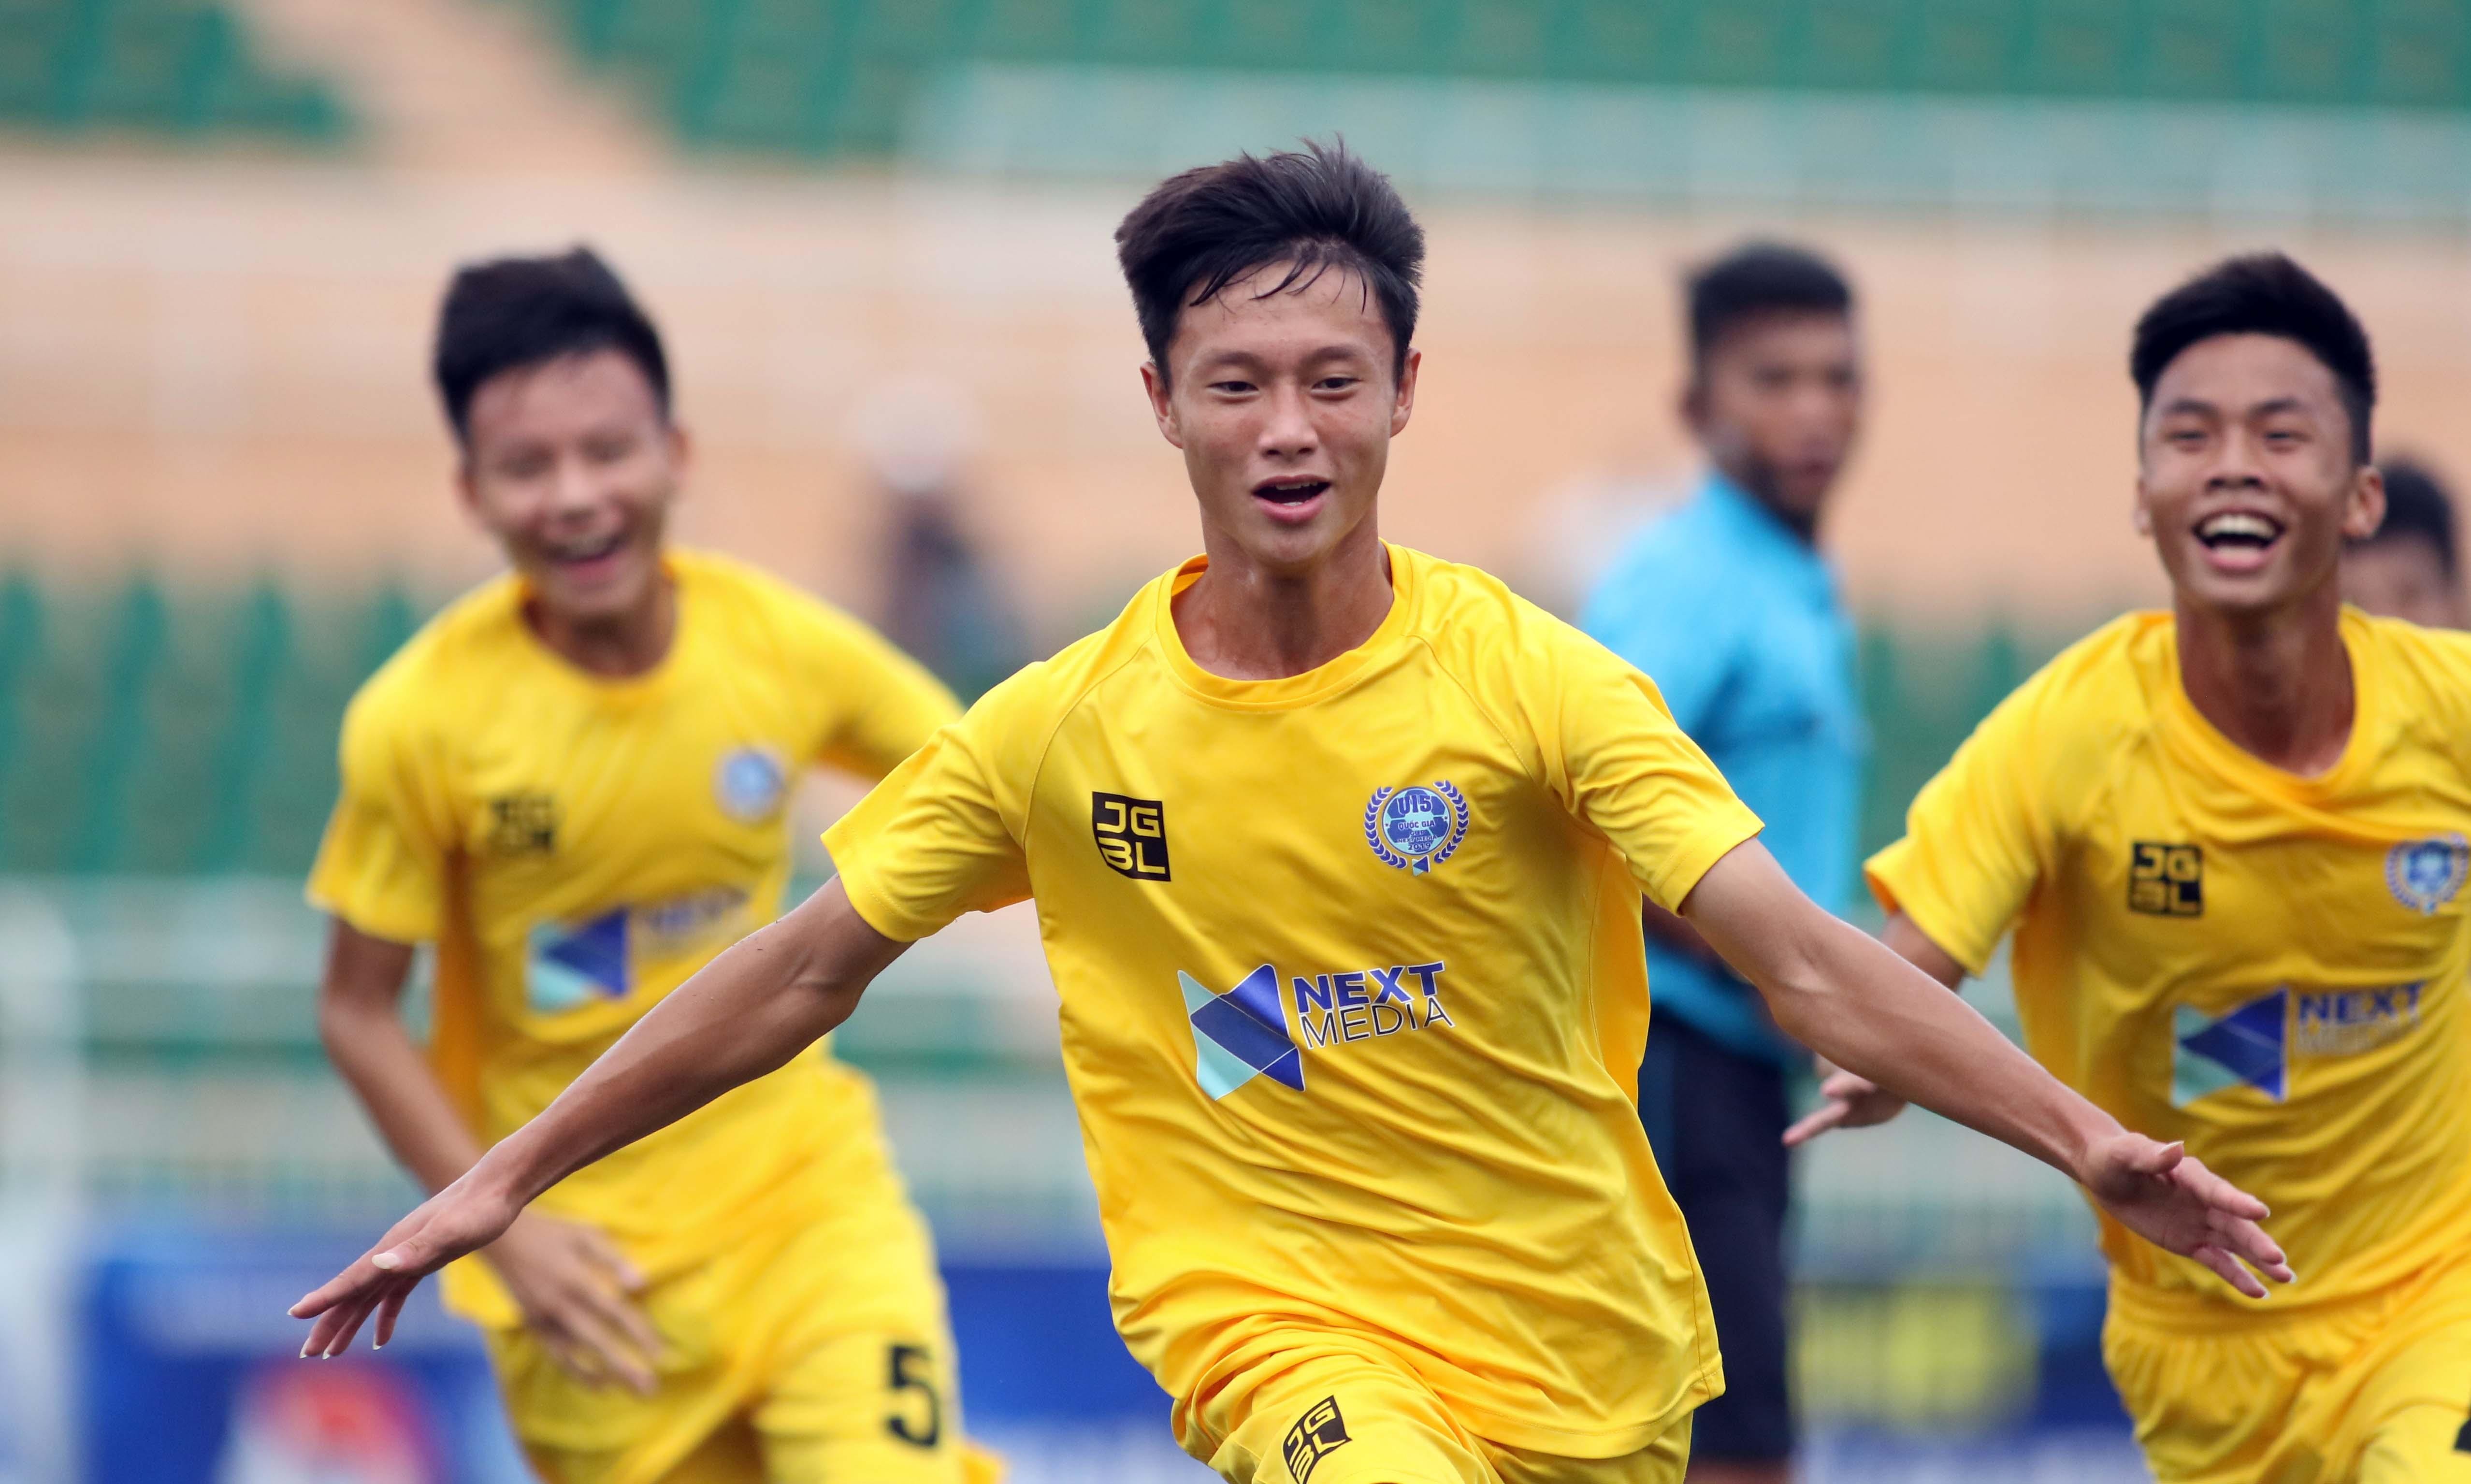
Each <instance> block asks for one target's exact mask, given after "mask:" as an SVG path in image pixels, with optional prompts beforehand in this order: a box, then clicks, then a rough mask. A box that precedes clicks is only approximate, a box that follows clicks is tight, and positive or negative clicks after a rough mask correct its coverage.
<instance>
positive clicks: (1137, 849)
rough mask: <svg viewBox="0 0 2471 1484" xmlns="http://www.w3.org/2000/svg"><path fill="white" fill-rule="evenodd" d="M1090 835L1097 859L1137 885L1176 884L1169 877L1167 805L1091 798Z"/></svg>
mask: <svg viewBox="0 0 2471 1484" xmlns="http://www.w3.org/2000/svg"><path fill="white" fill-rule="evenodd" d="M1090 833H1091V834H1092V835H1094V836H1097V840H1098V858H1099V859H1100V860H1104V861H1106V862H1107V864H1108V865H1109V866H1111V867H1113V868H1114V869H1115V871H1116V873H1117V874H1118V875H1119V876H1129V877H1131V878H1132V879H1133V880H1135V881H1137V882H1164V881H1173V880H1174V879H1175V878H1173V877H1172V876H1169V875H1168V874H1167V859H1166V806H1165V804H1163V803H1161V802H1159V801H1158V800H1157V799H1137V798H1133V797H1131V796H1129V795H1127V794H1121V793H1092V794H1091V795H1090Z"/></svg>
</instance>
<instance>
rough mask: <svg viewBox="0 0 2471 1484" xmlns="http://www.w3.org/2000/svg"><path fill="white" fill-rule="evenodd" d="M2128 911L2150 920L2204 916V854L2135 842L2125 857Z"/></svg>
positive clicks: (2164, 844) (2197, 850)
mask: <svg viewBox="0 0 2471 1484" xmlns="http://www.w3.org/2000/svg"><path fill="white" fill-rule="evenodd" d="M2128 909H2129V910H2130V911H2131V912H2144V913H2146V914H2148V915H2149V916H2153V917H2202V916H2204V915H2205V852H2204V850H2203V848H2202V847H2200V846H2196V845H2175V844H2172V843H2170V842H2169V841H2167V840H2138V841H2136V842H2135V844H2134V845H2133V847H2132V848H2131V851H2130V856H2129V858H2128Z"/></svg>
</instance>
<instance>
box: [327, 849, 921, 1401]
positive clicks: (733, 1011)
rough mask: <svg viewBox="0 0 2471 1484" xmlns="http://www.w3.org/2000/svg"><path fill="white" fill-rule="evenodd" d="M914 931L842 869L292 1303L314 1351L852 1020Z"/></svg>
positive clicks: (389, 1315) (336, 1350)
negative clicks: (590, 1173) (903, 928)
mask: <svg viewBox="0 0 2471 1484" xmlns="http://www.w3.org/2000/svg"><path fill="white" fill-rule="evenodd" d="M907 947H908V945H907V944H906V943H901V942H897V941H895V940H893V939H891V938H887V937H885V936H884V935H883V934H882V933H880V932H878V931H876V930H874V929H873V928H871V927H869V926H868V925H867V923H866V920H865V919H864V918H862V917H860V916H859V914H858V911H857V909H856V908H854V907H851V906H850V902H849V896H848V894H847V893H846V892H844V891H843V890H842V889H841V885H840V883H838V882H837V881H835V882H828V883H825V884H824V887H823V889H821V890H819V891H817V892H816V893H815V894H814V895H813V896H812V897H810V898H808V899H807V900H806V901H805V902H804V903H802V904H800V905H799V906H798V907H796V908H795V909H793V910H792V911H790V912H789V913H788V915H787V916H785V917H783V918H782V919H781V920H780V921H779V922H776V923H774V924H772V925H771V926H770V927H767V928H764V929H762V930H758V931H756V932H753V933H750V934H748V935H747V936H746V937H744V938H742V939H741V940H740V941H739V942H738V943H736V944H735V945H733V946H732V947H730V948H729V949H727V950H726V951H724V952H723V953H722V954H720V955H719V956H718V957H717V958H715V959H714V960H713V961H712V962H711V963H709V964H706V965H705V966H704V968H703V970H702V972H700V973H698V974H696V975H695V976H694V978H690V979H689V980H687V981H686V982H685V983H684V984H681V985H679V986H678V987H677V988H676V989H675V990H673V991H671V994H670V995H669V997H668V998H666V999H664V1000H663V1001H661V1002H660V1003H659V1004H658V1005H655V1006H654V1007H653V1008H652V1010H651V1011H650V1013H648V1014H647V1015H646V1016H645V1017H644V1018H643V1019H642V1020H640V1021H638V1022H636V1023H635V1025H634V1027H633V1028H632V1029H630V1030H628V1031H627V1032H626V1034H625V1035H624V1036H622V1037H620V1038H619V1040H618V1044H617V1045H615V1046H613V1047H611V1048H609V1049H608V1050H606V1051H604V1052H602V1053H601V1055H600V1060H598V1061H596V1062H594V1063H593V1064H592V1065H591V1067H589V1068H587V1069H586V1070H585V1072H584V1073H583V1075H581V1076H579V1077H577V1078H576V1079H575V1082H574V1083H573V1085H571V1086H569V1087H568V1088H567V1090H566V1091H565V1092H563V1093H560V1094H559V1095H558V1096H557V1099H556V1101H554V1102H553V1103H551V1104H550V1105H549V1107H548V1108H546V1109H544V1110H543V1111H542V1113H541V1115H540V1117H538V1118H536V1119H532V1120H531V1121H530V1122H529V1123H527V1124H525V1125H524V1126H523V1127H522V1128H519V1129H517V1130H515V1132H513V1133H512V1134H509V1135H507V1136H506V1138H505V1139H504V1140H501V1141H500V1142H498V1144H497V1145H496V1146H495V1147H493V1148H491V1149H490V1150H489V1151H488V1152H487V1153H486V1154H483V1155H482V1156H481V1158H480V1160H479V1161H478V1162H477V1163H475V1164H474V1165H473V1166H472V1167H471V1168H470V1169H468V1170H466V1171H464V1172H463V1174H462V1175H461V1176H460V1177H459V1178H458V1179H457V1180H456V1181H455V1182H454V1183H453V1184H451V1185H449V1186H447V1187H446V1188H445V1189H444V1190H440V1191H438V1192H437V1193H436V1194H435V1195H434V1196H431V1197H430V1198H429V1199H428V1200H427V1201H424V1202H422V1203H421V1205H420V1206H419V1207H418V1208H417V1209H416V1210H414V1211H413V1212H412V1214H411V1215H408V1216H406V1217H404V1218H403V1219H402V1220H401V1221H398V1222H396V1223H395V1225H394V1227H393V1229H392V1230H390V1231H388V1233H387V1234H386V1236H385V1237H382V1238H380V1240H379V1241H378V1244H377V1245H376V1246H374V1247H372V1248H370V1249H369V1250H368V1251H367V1252H365V1253H364V1254H363V1255H362V1256H361V1257H360V1259H359V1260H357V1261H355V1262H353V1263H352V1265H351V1266H349V1267H347V1268H345V1269H343V1271H342V1272H341V1273H339V1274H337V1275H336V1276H335V1278H334V1279H333V1280H332V1281H331V1282H329V1283H328V1284H325V1285H324V1286H323V1287H321V1288H318V1290H317V1291H316V1292H314V1293H311V1294H309V1295H308V1296H307V1297H305V1298H303V1299H302V1300H301V1301H300V1302H299V1303H297V1304H294V1306H292V1313H293V1315H294V1317H295V1318H300V1319H310V1318H314V1319H316V1320H317V1324H316V1325H315V1326H314V1327H312V1329H311V1330H310V1331H309V1343H308V1344H306V1345H304V1346H302V1347H301V1351H300V1353H301V1354H304V1355H337V1354H342V1352H343V1351H345V1350H346V1349H348V1348H349V1347H350V1346H351V1343H352V1336H353V1335H354V1334H356V1333H358V1332H359V1331H360V1328H361V1326H362V1324H363V1323H364V1322H365V1321H366V1320H367V1319H368V1317H369V1315H370V1314H371V1313H375V1314H376V1315H377V1316H378V1329H377V1343H379V1344H381V1345H383V1344H385V1343H386V1342H387V1340H388V1338H389V1337H390V1336H391V1335H392V1334H393V1332H394V1323H395V1318H396V1316H397V1315H398V1314H400V1313H401V1312H402V1309H403V1303H404V1300H405V1299H407V1298H409V1297H410V1296H411V1294H412V1289H413V1287H415V1286H416V1285H417V1284H419V1282H420V1280H421V1279H423V1278H425V1277H427V1276H429V1275H430V1274H431V1273H434V1272H435V1271H437V1269H439V1268H441V1267H443V1266H445V1265H446V1264H447V1263H448V1262H450V1261H453V1260H455V1259H457V1258H459V1257H461V1256H463V1255H464V1254H466V1253H469V1252H474V1251H477V1250H479V1249H480V1248H482V1247H484V1246H486V1245H488V1244H489V1243H490V1242H492V1241H494V1240H496V1239H497V1238H498V1237H499V1236H500V1235H501V1234H502V1233H504V1232H505V1231H506V1228H507V1227H508V1226H509V1225H510V1224H512V1223H513V1221H514V1219H515V1216H516V1213H519V1212H521V1211H522V1210H523V1209H524V1207H525V1206H526V1205H527V1204H528V1203H529V1202H530V1201H531V1199H532V1198H533V1197H535V1196H537V1195H539V1194H540V1193H541V1192H542V1191H543V1190H548V1189H549V1188H550V1187H551V1186H553V1185H555V1184H556V1183H557V1182H558V1181H560V1180H563V1179H565V1178H566V1177H567V1176H568V1175H570V1174H572V1173H574V1172H575V1171H576V1170H578V1169H581V1168H582V1167H583V1166H586V1165H589V1164H591V1163H592V1162H593V1161H594V1160H597V1159H599V1158H600V1157H601V1156H602V1155H604V1154H608V1153H610V1152H611V1151H612V1150H615V1149H620V1148H624V1146H625V1145H627V1144H629V1143H632V1142H635V1141H636V1140H638V1139H641V1138H643V1137H644V1136H645V1135H647V1134H648V1133H651V1132H652V1131H654V1130H655V1129H659V1128H662V1127H665V1126H667V1125H669V1124H671V1123H674V1122H676V1121H677V1120H678V1119H682V1118H684V1117H686V1116H687V1115H688V1114H690V1113H692V1112H694V1110H695V1109H697V1108H700V1107H702V1106H703V1105H704V1104H705V1103H708V1102H710V1101H712V1100H713V1099H714V1098H716V1097H718V1096H719V1095H721V1094H723V1093H725V1092H728V1091H729V1090H730V1089H731V1088H733V1087H736V1086H738V1085H739V1084H741V1083H742V1082H749V1081H752V1080H754V1079H755V1078H757V1077H760V1076H762V1075H764V1074H765V1072H771V1071H773V1070H775V1069H776V1068H779V1067H781V1066H783V1065H785V1064H786V1063H787V1062H788V1060H789V1059H790V1058H791V1057H793V1056H795V1055H797V1054H798V1053H799V1052H801V1051H803V1050H805V1049H806V1048H808V1047H810V1046H812V1045H813V1044H814V1043H815V1041H816V1040H817V1039H818V1038H820V1037H821V1036H823V1035H824V1034H825V1033H826V1032H828V1031H830V1030H831V1029H832V1028H833V1027H835V1025H839V1024H840V1023H841V1022H842V1021H844V1020H847V1019H848V1018H849V1014H850V1012H851V1011H852V1010H854V1009H856V1008H857V1006H858V1001H859V995H860V994H861V993H862V992H863V991H864V990H865V989H866V986H867V984H868V982H869V981H871V980H872V979H873V978H875V977H876V976H877V975H878V974H880V973H882V972H883V969H884V966H885V965H887V964H889V963H891V962H892V960H894V959H895V958H898V957H900V956H901V954H902V952H903V950H905V949H906V948H907Z"/></svg>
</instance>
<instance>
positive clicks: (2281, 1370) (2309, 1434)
mask: <svg viewBox="0 0 2471 1484" xmlns="http://www.w3.org/2000/svg"><path fill="white" fill-rule="evenodd" d="M2103 1358H2104V1359H2105V1360H2106V1362H2107V1363H2108V1364H2109V1367H2110V1374H2111V1378H2112V1379H2113V1380H2114V1381H2116V1382H2117V1383H2118V1385H2119V1392H2120V1396H2121V1398H2122V1400H2124V1401H2125V1402H2127V1403H2128V1410H2129V1415H2130V1416H2131V1417H2133V1418H2135V1419H2136V1439H2137V1442H2138V1443H2140V1444H2141V1445H2143V1447H2144V1449H2145V1457H2146V1461H2147V1462H2148V1463H2149V1464H2150V1465H2152V1467H2153V1475H2154V1477H2155V1478H2156V1479H2157V1480H2159V1481H2160V1484H2406V1481H2408V1484H2471V1260H2460V1259H2456V1260H2449V1261H2448V1262H2447V1263H2444V1264H2440V1265H2438V1266H2437V1267H2435V1268H2433V1269H2432V1270H2430V1271H2429V1272H2427V1273H2425V1274H2423V1275H2421V1276H2420V1277H2418V1278H2414V1279H2412V1280H2411V1281H2409V1282H2406V1283H2402V1284H2396V1285H2394V1286H2393V1287H2392V1288H2390V1289H2388V1290H2387V1291H2385V1292H2383V1293H2377V1294H2371V1295H2368V1296H2365V1297H2364V1298H2361V1299H2358V1300H2354V1301H2350V1302H2346V1303H2343V1304H2340V1305H2335V1306H2329V1307H2327V1308H2325V1309H2324V1310H2323V1311H2321V1312H2319V1311H2313V1310H2312V1311H2308V1312H2305V1313H2302V1314H2299V1315H2296V1316H2294V1317H2293V1318H2291V1319H2288V1320H2282V1321H2279V1322H2276V1320H2275V1319H2274V1318H2273V1315H2272V1308H2271V1304H2269V1305H2266V1306H2263V1307H2260V1308H2259V1309H2257V1310H2255V1311H2254V1313H2253V1315H2252V1316H2250V1317H2244V1319H2243V1321H2242V1322H2240V1323H2238V1324H2237V1325H2235V1326H2232V1327H2227V1328H2225V1327H2221V1326H2214V1327H2210V1328H2207V1329H2205V1330H2203V1331H2196V1330H2191V1329H2188V1328H2185V1327H2171V1328H2165V1327H2161V1326H2156V1325H2153V1324H2150V1323H2145V1322H2140V1320H2138V1319H2123V1318H2122V1316H2121V1315H2120V1313H2119V1311H2118V1306H2117V1305H2114V1306H2113V1311H2112V1317H2111V1320H2110V1323H2109V1324H2108V1325H2106V1327H2105V1329H2104V1331H2103Z"/></svg>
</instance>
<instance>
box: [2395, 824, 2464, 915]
mask: <svg viewBox="0 0 2471 1484" xmlns="http://www.w3.org/2000/svg"><path fill="white" fill-rule="evenodd" d="M2466 866H2471V841H2465V840H2464V839H2463V838H2462V836H2459V835H2435V836H2429V837H2428V838H2427V839H2424V840H2405V841H2403V842H2402V843H2401V844H2399V845H2396V846H2395V847H2394V848H2393V849H2391V850H2389V851H2388V852H2386V888H2387V889H2388V890H2389V891H2391V892H2392V893H2393V894H2394V900H2395V901H2397V902H2399V903H2401V904H2402V905H2403V906H2405V907H2410V908H2411V909H2412V911H2414V912H2418V913H2421V914H2422V915H2427V914H2431V913H2434V912H2435V911H2436V909H2437V908H2438V907H2443V906H2444V905H2445V904H2446V903H2448V902H2451V901H2453V900H2454V894H2455V893H2456V892H2458V891H2460V890H2461V889H2462V877H2463V874H2464V870H2465V867H2466Z"/></svg>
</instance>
